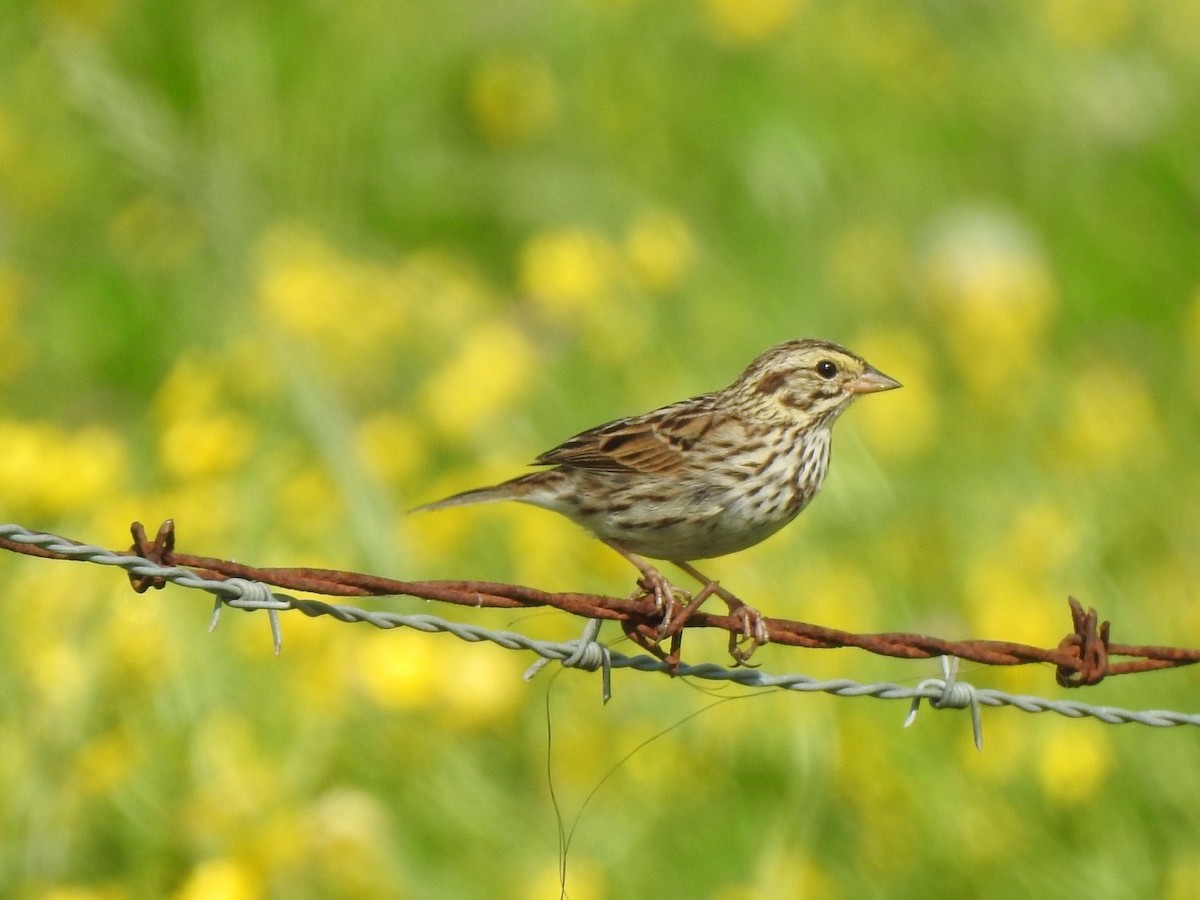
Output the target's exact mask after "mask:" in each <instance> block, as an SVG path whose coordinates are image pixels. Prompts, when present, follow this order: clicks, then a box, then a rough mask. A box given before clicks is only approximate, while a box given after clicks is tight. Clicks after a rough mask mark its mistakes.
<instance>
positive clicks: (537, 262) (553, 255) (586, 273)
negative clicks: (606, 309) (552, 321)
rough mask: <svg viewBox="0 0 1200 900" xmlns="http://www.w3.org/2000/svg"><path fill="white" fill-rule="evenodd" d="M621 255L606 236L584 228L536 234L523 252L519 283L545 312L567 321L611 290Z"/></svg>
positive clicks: (594, 303) (615, 279)
mask: <svg viewBox="0 0 1200 900" xmlns="http://www.w3.org/2000/svg"><path fill="white" fill-rule="evenodd" d="M617 275H618V256H617V253H616V250H615V249H614V248H613V246H612V244H611V243H610V242H609V240H608V239H607V238H606V237H604V236H603V235H601V234H599V233H597V232H595V231H589V230H587V229H583V228H571V229H565V230H562V231H550V232H545V233H543V234H539V235H535V236H534V237H533V238H531V239H530V240H529V242H528V243H526V245H525V246H524V248H522V250H521V260H520V283H521V288H522V289H523V290H524V291H525V292H526V293H528V294H529V296H530V298H531V299H532V300H533V302H534V303H536V304H537V306H538V307H539V308H540V309H542V310H543V311H544V312H546V313H548V314H550V315H552V316H555V317H558V318H567V317H570V316H572V315H574V314H578V313H579V311H580V310H586V309H587V308H588V307H590V306H593V305H597V304H599V303H600V302H601V301H603V300H604V299H605V297H606V296H607V294H608V293H609V292H610V291H611V290H612V288H613V285H614V283H615V282H616V281H617Z"/></svg>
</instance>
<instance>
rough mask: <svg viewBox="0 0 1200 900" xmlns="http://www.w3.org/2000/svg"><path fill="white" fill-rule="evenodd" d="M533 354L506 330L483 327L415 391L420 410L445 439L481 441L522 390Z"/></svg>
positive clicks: (527, 344) (493, 324) (529, 374)
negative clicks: (418, 396) (417, 394)
mask: <svg viewBox="0 0 1200 900" xmlns="http://www.w3.org/2000/svg"><path fill="white" fill-rule="evenodd" d="M535 357H536V351H535V349H534V347H533V346H532V345H531V344H530V342H529V340H528V338H526V337H525V335H524V334H523V333H522V332H521V331H519V330H518V329H516V328H514V327H513V326H511V325H508V324H505V323H496V322H491V323H484V324H483V325H480V326H479V327H477V328H475V329H474V330H473V331H471V332H469V333H468V334H467V335H466V336H465V337H464V338H463V340H462V343H461V345H460V347H459V352H458V355H457V356H455V357H454V358H453V359H451V360H450V361H449V362H448V363H447V364H446V365H445V366H443V367H442V368H441V369H439V370H438V371H436V372H434V373H433V375H431V376H430V377H429V379H428V380H427V381H426V382H425V384H424V385H423V386H422V387H421V392H420V397H421V405H422V407H423V408H424V410H425V412H426V413H427V414H428V415H429V417H430V419H431V420H432V421H433V423H434V425H436V426H437V427H438V429H439V430H440V431H441V432H442V433H443V434H446V435H449V436H450V437H452V438H454V439H456V440H463V439H465V438H468V437H474V438H478V439H480V440H484V439H485V435H486V432H487V429H488V426H490V425H491V424H492V423H493V422H494V421H495V420H496V419H497V418H498V417H500V416H503V415H504V414H505V412H506V410H507V409H508V407H509V406H511V404H512V403H513V401H514V400H516V399H517V398H518V397H520V396H521V395H522V393H523V392H524V391H525V390H526V389H527V388H528V386H529V382H530V379H531V378H532V376H533V371H534V365H535Z"/></svg>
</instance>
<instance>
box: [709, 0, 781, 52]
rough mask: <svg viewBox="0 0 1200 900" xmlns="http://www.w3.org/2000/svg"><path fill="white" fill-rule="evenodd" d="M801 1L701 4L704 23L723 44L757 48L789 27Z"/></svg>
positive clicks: (741, 0) (714, 1) (715, 0)
mask: <svg viewBox="0 0 1200 900" xmlns="http://www.w3.org/2000/svg"><path fill="white" fill-rule="evenodd" d="M802 6H804V0H705V3H704V23H705V25H707V26H708V31H709V33H710V34H711V35H712V36H713V38H715V39H716V40H718V41H720V42H721V43H723V44H732V45H734V46H746V45H750V44H760V43H763V42H764V41H768V40H770V39H771V38H773V37H776V36H778V35H779V34H781V33H782V32H783V31H785V30H786V29H787V27H788V26H789V25H790V24H791V22H792V20H793V19H794V18H795V17H796V14H797V12H799V10H800V9H801V8H802Z"/></svg>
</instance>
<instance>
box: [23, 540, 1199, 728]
mask: <svg viewBox="0 0 1200 900" xmlns="http://www.w3.org/2000/svg"><path fill="white" fill-rule="evenodd" d="M0 538H5V539H7V540H10V541H14V542H17V543H22V544H31V545H34V546H37V547H41V548H42V549H45V550H49V551H52V552H54V553H56V554H59V555H61V556H62V557H65V558H68V559H71V560H76V561H79V562H88V563H94V564H96V565H103V566H116V567H118V568H121V569H124V570H125V571H126V572H128V573H130V574H133V575H139V576H145V577H149V578H163V579H165V580H167V581H170V582H171V583H173V584H177V585H179V586H181V587H186V588H193V589H198V590H202V591H206V592H207V593H209V594H212V595H213V596H214V597H216V598H217V609H218V610H219V608H220V606H222V605H225V606H229V607H232V608H235V609H241V610H266V611H267V612H268V614H269V615H270V617H271V620H272V621H271V625H272V634H273V637H274V640H275V643H276V648H277V649H278V647H279V643H280V640H281V635H280V631H279V622H278V618H277V615H278V613H279V612H281V611H283V610H296V611H297V612H300V613H303V614H304V615H306V616H310V617H317V616H330V617H332V618H334V619H336V620H338V621H341V622H365V623H367V624H369V625H373V626H375V627H376V628H382V629H392V628H411V629H413V630H415V631H420V632H423V633H427V634H432V633H435V632H442V633H446V634H450V635H453V636H454V637H457V638H459V639H460V640H463V641H467V642H471V643H479V642H484V641H486V642H490V643H493V644H496V645H497V646H500V647H504V648H505V649H509V650H528V651H531V652H533V653H535V654H537V655H538V656H539V657H542V658H543V659H545V660H557V661H559V662H561V663H563V664H564V665H570V666H573V667H577V668H584V669H588V670H593V669H595V668H600V669H602V670H603V671H604V673H605V690H606V692H607V690H608V688H607V683H608V676H607V673H608V670H609V669H633V670H635V671H639V672H671V673H672V674H674V675H677V676H684V677H690V678H700V679H705V680H708V681H723V682H729V683H731V684H737V685H741V686H742V687H747V688H774V689H778V690H786V691H796V692H800V693H826V694H832V695H833V696H836V697H875V698H877V699H880V700H905V701H908V702H909V703H910V704H911V707H910V712H909V716H908V719H907V722H908V723H911V721H912V718H913V715H914V714H915V711H916V709H917V707H918V706H919V704H920V702H921V701H922V700H927V701H929V702H930V704H931V705H932V706H934V707H935V708H939V709H947V708H952V709H961V708H968V709H970V710H971V711H972V717H973V719H974V721H975V723H976V724H975V737H976V743H977V744H979V743H980V742H981V740H982V734H981V731H980V726H979V724H978V722H979V708H980V707H983V706H993V707H996V706H1011V707H1014V708H1016V709H1019V710H1021V711H1023V712H1027V713H1043V712H1052V713H1056V714H1058V715H1060V716H1064V717H1066V718H1069V719H1080V718H1094V719H1098V720H1099V721H1101V722H1106V723H1108V724H1110V725H1123V724H1138V725H1150V726H1154V727H1160V728H1169V727H1174V726H1180V725H1196V726H1200V714H1194V713H1183V712H1176V711H1173V710H1165V709H1151V710H1129V709H1121V708H1118V707H1112V706H1095V705H1092V704H1088V703H1080V702H1077V701H1073V700H1051V699H1048V698H1045V697H1037V696H1030V695H1024V694H1009V693H1007V692H1005V691H1000V690H994V689H990V688H976V687H974V686H972V685H969V684H967V683H966V682H963V681H961V680H958V679H957V678H956V677H955V675H956V672H955V671H954V667H953V666H952V664H950V663H947V662H944V663H943V677H942V678H927V679H924V680H922V681H921V682H919V683H918V684H917V685H915V686H907V685H902V684H896V683H892V682H871V683H862V682H858V681H854V680H852V679H849V678H835V679H818V678H812V677H809V676H807V675H802V674H798V673H791V674H782V675H772V674H770V673H769V672H764V671H762V670H761V669H752V668H744V667H739V668H735V669H731V668H727V667H724V666H719V665H716V664H715V663H700V664H695V665H689V664H686V663H682V664H679V665H678V666H676V667H672V666H671V665H670V664H669V663H667V662H665V661H663V660H661V659H656V658H655V657H652V656H649V655H639V656H625V655H623V654H621V653H617V652H615V651H613V650H611V649H610V648H608V647H606V646H605V645H603V644H602V643H600V642H599V641H598V639H597V636H598V634H599V626H598V625H596V624H593V623H589V625H588V627H587V628H586V629H585V631H584V634H583V636H582V637H580V638H578V639H575V640H571V641H541V640H536V639H534V638H531V637H528V636H527V635H524V634H521V633H519V632H514V631H503V630H497V629H492V628H485V627H483V626H479V625H471V624H466V623H462V622H452V621H449V620H447V619H443V618H441V617H439V616H433V615H428V614H414V615H410V614H403V613H393V612H375V611H371V610H365V609H360V608H358V607H354V606H348V605H344V604H333V603H325V602H323V601H320V600H312V599H306V598H298V597H293V596H291V595H288V594H281V593H276V592H273V591H271V589H270V588H269V587H268V586H266V585H264V584H261V583H259V582H255V581H248V580H246V579H241V578H229V579H224V580H222V579H210V578H202V577H200V576H198V575H197V574H196V573H195V572H193V571H191V570H190V569H186V568H182V567H177V566H160V565H155V564H154V563H151V562H148V561H147V560H145V559H142V558H141V557H138V556H130V555H127V554H120V553H114V552H113V551H111V550H108V549H105V548H103V547H96V546H91V545H87V544H77V543H74V542H71V541H67V540H65V539H63V538H60V537H58V536H57V535H52V534H44V533H41V532H35V531H30V530H28V529H25V528H23V527H21V526H19V525H0ZM214 624H215V617H214ZM538 668H540V666H538V665H537V664H535V665H534V666H531V667H530V669H529V670H528V671H527V673H526V675H527V677H531V676H532V675H533V674H536V671H537V670H538Z"/></svg>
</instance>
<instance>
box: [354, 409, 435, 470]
mask: <svg viewBox="0 0 1200 900" xmlns="http://www.w3.org/2000/svg"><path fill="white" fill-rule="evenodd" d="M355 444H356V445H357V447H358V451H359V454H360V455H361V456H362V459H363V462H364V463H365V464H366V466H367V468H368V469H369V470H370V471H371V472H373V473H374V474H375V476H376V477H377V478H379V479H380V480H382V481H385V482H387V483H388V484H400V483H402V482H403V481H404V480H405V479H406V478H408V477H409V476H410V475H412V474H413V473H414V472H416V471H417V469H418V468H419V467H420V466H421V464H422V463H423V462H424V461H425V439H424V435H423V434H422V432H421V429H420V428H418V427H417V425H416V423H415V422H413V420H412V419H410V418H409V417H407V416H404V415H401V414H400V413H396V412H388V411H384V412H379V413H376V414H375V415H373V416H370V417H369V418H367V419H365V420H364V421H362V422H360V423H359V426H358V431H357V434H356V439H355Z"/></svg>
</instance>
